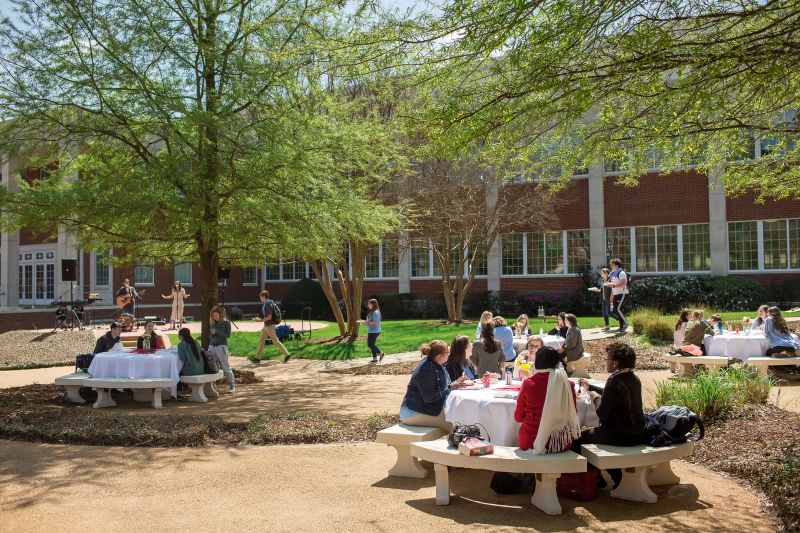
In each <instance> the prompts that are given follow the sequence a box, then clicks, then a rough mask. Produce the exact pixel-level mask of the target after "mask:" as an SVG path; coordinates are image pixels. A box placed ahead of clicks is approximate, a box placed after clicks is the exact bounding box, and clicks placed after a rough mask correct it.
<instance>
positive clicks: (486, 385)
mask: <svg viewBox="0 0 800 533" xmlns="http://www.w3.org/2000/svg"><path fill="white" fill-rule="evenodd" d="M491 382H492V378H491V376H490V375H489V373H488V372H486V373H485V374H484V375H483V386H484V388H486V389H488V388H489V384H490V383H491Z"/></svg>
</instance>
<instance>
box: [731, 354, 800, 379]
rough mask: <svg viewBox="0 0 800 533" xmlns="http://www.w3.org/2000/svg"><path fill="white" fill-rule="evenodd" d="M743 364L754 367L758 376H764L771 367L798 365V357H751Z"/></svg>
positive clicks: (799, 360) (799, 363) (799, 362)
mask: <svg viewBox="0 0 800 533" xmlns="http://www.w3.org/2000/svg"><path fill="white" fill-rule="evenodd" d="M744 364H746V365H748V366H753V367H755V368H756V369H757V370H758V373H759V374H762V375H764V376H766V375H767V372H768V369H769V367H771V366H785V365H788V366H795V365H800V357H751V358H749V359H748V360H747V361H745V362H744Z"/></svg>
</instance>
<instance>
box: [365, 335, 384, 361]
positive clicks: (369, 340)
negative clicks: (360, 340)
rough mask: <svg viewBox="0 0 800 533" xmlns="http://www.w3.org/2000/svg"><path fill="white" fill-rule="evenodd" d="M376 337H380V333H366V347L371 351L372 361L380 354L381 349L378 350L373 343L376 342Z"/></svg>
mask: <svg viewBox="0 0 800 533" xmlns="http://www.w3.org/2000/svg"><path fill="white" fill-rule="evenodd" d="M378 335H380V333H367V346H368V347H369V349H370V351H372V358H373V359H375V358H376V357H378V356H379V355H380V354H381V349H380V348H378V345H377V344H375V341H376V340H378Z"/></svg>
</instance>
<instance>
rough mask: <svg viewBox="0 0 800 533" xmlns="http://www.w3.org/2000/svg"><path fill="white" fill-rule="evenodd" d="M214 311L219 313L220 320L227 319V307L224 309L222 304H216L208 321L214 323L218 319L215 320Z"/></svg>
mask: <svg viewBox="0 0 800 533" xmlns="http://www.w3.org/2000/svg"><path fill="white" fill-rule="evenodd" d="M214 313H219V318H220V322H222V321H224V320H225V309H223V308H222V306H219V305H215V306H214V307H212V308H211V312H210V313H209V314H208V321H209V322H211V323H212V324H214V323H215V322H216V320H214Z"/></svg>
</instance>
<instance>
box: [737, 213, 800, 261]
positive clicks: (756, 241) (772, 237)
mask: <svg viewBox="0 0 800 533" xmlns="http://www.w3.org/2000/svg"><path fill="white" fill-rule="evenodd" d="M728 259H729V264H728V268H730V270H789V269H792V270H796V269H800V219H797V218H795V219H789V220H749V221H746V222H729V223H728Z"/></svg>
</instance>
